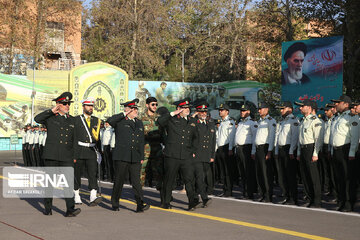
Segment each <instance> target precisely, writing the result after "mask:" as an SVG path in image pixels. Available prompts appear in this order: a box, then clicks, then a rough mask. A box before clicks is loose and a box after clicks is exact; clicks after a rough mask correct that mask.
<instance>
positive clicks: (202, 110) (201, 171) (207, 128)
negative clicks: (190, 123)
mask: <svg viewBox="0 0 360 240" xmlns="http://www.w3.org/2000/svg"><path fill="white" fill-rule="evenodd" d="M195 109H196V113H195V114H194V115H195V116H196V117H197V119H196V130H197V136H198V138H197V143H196V145H197V150H196V152H195V158H194V162H193V166H194V173H195V186H196V192H197V193H199V194H200V196H201V199H202V201H203V207H207V206H209V204H210V203H211V199H210V198H208V195H207V192H208V191H206V184H205V181H204V180H205V179H206V180H207V183H208V188H209V187H210V188H211V187H212V185H213V184H212V178H213V177H212V170H211V166H210V162H214V159H215V144H216V135H215V123H214V121H213V120H212V119H207V112H208V103H207V102H205V101H201V102H199V103H198V104H197V105H195ZM194 115H193V117H195V116H194Z"/></svg>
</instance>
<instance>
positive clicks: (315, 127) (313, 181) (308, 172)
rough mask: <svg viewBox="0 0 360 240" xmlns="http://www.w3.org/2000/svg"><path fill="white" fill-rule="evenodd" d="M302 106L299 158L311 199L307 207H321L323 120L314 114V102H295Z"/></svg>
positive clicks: (302, 175) (303, 178) (305, 188)
mask: <svg viewBox="0 0 360 240" xmlns="http://www.w3.org/2000/svg"><path fill="white" fill-rule="evenodd" d="M295 104H296V105H298V106H300V111H301V113H302V114H303V115H304V118H303V121H302V122H301V124H300V128H299V144H298V151H297V160H298V161H300V172H301V178H302V180H303V183H304V190H305V193H306V194H307V198H308V199H309V203H308V204H307V207H316V208H319V207H321V185H320V176H319V170H318V166H317V165H318V162H317V161H318V159H319V158H318V155H319V151H320V149H321V146H322V142H321V139H322V138H321V136H320V135H321V128H322V123H321V121H320V120H319V119H318V118H317V117H316V116H315V115H313V114H312V111H313V106H314V105H313V103H312V101H310V100H308V99H306V100H304V101H303V102H302V103H298V102H295Z"/></svg>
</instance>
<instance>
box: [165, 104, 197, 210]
mask: <svg viewBox="0 0 360 240" xmlns="http://www.w3.org/2000/svg"><path fill="white" fill-rule="evenodd" d="M173 104H174V105H175V106H176V110H175V111H173V112H171V113H167V114H162V115H161V116H160V117H159V118H158V123H159V125H160V126H161V127H163V128H164V129H165V130H166V133H167V136H166V139H165V149H164V156H165V160H164V170H165V176H164V194H165V199H164V203H163V204H162V205H161V207H162V208H165V209H169V208H171V205H170V200H171V193H172V188H173V185H174V182H175V179H176V176H177V173H178V171H179V169H180V171H181V175H182V178H183V181H184V183H185V189H186V194H187V197H188V200H189V205H188V210H189V211H193V210H194V209H195V208H196V207H197V206H198V205H200V202H199V201H196V200H195V190H194V186H193V182H194V174H193V173H194V172H193V165H192V162H193V159H192V158H193V157H194V156H195V154H194V153H195V151H196V146H195V145H194V144H195V140H196V134H197V131H196V123H195V120H194V119H192V118H190V117H189V114H190V106H191V105H190V99H189V98H185V99H182V100H179V101H176V102H174V103H173Z"/></svg>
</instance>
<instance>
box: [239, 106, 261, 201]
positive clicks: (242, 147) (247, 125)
mask: <svg viewBox="0 0 360 240" xmlns="http://www.w3.org/2000/svg"><path fill="white" fill-rule="evenodd" d="M240 114H241V120H240V121H239V123H238V127H237V128H236V133H235V146H236V162H237V166H238V171H239V173H240V175H241V181H242V185H243V197H244V198H249V199H254V193H255V192H256V188H257V183H256V172H255V162H254V160H253V159H252V158H251V154H255V152H253V153H252V152H251V150H252V144H253V142H254V140H255V136H256V128H255V125H256V122H255V121H254V120H253V119H252V118H251V116H250V106H249V104H247V103H245V104H243V105H242V106H241V108H240Z"/></svg>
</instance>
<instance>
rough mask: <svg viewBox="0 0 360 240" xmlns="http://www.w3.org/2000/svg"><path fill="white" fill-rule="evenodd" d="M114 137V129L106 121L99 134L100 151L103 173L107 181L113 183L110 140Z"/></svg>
mask: <svg viewBox="0 0 360 240" xmlns="http://www.w3.org/2000/svg"><path fill="white" fill-rule="evenodd" d="M113 135H114V129H113V128H112V127H111V126H110V124H109V123H108V122H107V121H106V122H105V125H104V129H103V131H102V133H101V137H100V138H101V149H102V152H103V155H104V162H105V172H106V177H107V180H108V181H111V182H113V181H114V164H113V161H112V156H111V139H112V137H113Z"/></svg>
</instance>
